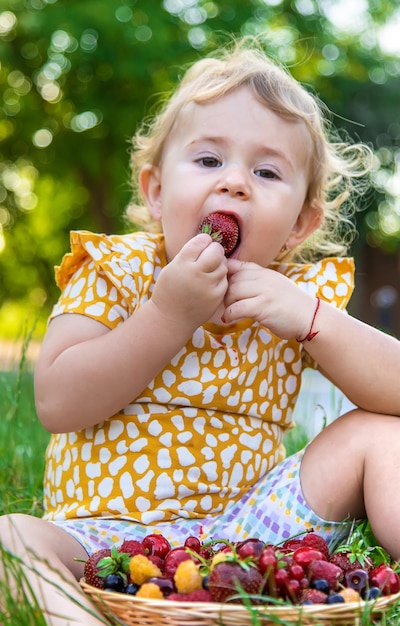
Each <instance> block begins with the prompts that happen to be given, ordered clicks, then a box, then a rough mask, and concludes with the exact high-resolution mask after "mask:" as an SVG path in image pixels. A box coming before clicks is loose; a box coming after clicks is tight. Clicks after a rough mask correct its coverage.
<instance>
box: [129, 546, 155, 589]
mask: <svg viewBox="0 0 400 626" xmlns="http://www.w3.org/2000/svg"><path fill="white" fill-rule="evenodd" d="M129 571H130V574H131V580H132V582H134V583H136V584H137V585H142V584H143V583H144V582H146V580H148V579H149V578H153V576H161V575H162V573H161V571H160V570H159V568H158V567H157V565H154V563H152V562H151V561H150V559H148V558H147V556H144V555H143V554H136V555H135V556H133V557H132V558H131V560H130V562H129Z"/></svg>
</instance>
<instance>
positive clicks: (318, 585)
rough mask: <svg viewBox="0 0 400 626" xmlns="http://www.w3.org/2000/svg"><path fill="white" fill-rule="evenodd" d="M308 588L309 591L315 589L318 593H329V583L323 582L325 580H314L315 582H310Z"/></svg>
mask: <svg viewBox="0 0 400 626" xmlns="http://www.w3.org/2000/svg"><path fill="white" fill-rule="evenodd" d="M310 587H311V589H317V590H318V591H322V592H323V593H326V594H327V595H328V594H329V592H330V587H329V583H328V581H327V580H325V578H316V579H315V580H312V581H311V583H310Z"/></svg>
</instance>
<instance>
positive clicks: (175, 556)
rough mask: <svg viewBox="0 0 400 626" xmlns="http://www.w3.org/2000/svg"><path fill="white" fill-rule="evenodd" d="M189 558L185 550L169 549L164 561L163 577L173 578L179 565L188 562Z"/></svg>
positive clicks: (180, 548)
mask: <svg viewBox="0 0 400 626" xmlns="http://www.w3.org/2000/svg"><path fill="white" fill-rule="evenodd" d="M191 558H192V557H191V556H190V554H189V553H188V552H187V551H186V548H182V547H179V548H171V550H170V551H169V552H168V554H167V556H166V557H165V559H164V576H166V577H167V578H173V577H174V574H175V572H176V569H177V567H178V565H179V563H182V561H188V560H189V559H191Z"/></svg>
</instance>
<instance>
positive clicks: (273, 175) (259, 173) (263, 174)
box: [254, 169, 278, 179]
mask: <svg viewBox="0 0 400 626" xmlns="http://www.w3.org/2000/svg"><path fill="white" fill-rule="evenodd" d="M254 173H255V175H256V176H260V177H261V178H271V179H274V178H278V175H277V173H276V172H274V171H273V170H267V169H263V170H257V171H256V172H254Z"/></svg>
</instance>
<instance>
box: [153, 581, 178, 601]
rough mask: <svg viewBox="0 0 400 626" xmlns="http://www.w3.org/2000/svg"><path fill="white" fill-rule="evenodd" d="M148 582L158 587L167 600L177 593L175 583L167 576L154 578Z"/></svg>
mask: <svg viewBox="0 0 400 626" xmlns="http://www.w3.org/2000/svg"><path fill="white" fill-rule="evenodd" d="M147 582H149V583H154V584H155V585H157V587H159V589H160V591H161V593H162V594H163V596H164V597H165V598H166V597H167V596H169V595H170V594H171V593H175V591H176V588H175V585H174V581H173V580H172V579H171V578H167V577H165V576H153V578H149V580H148V581H147Z"/></svg>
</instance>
